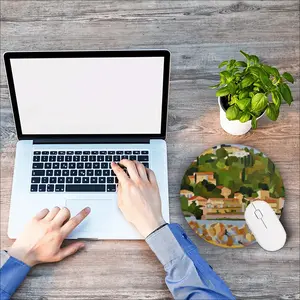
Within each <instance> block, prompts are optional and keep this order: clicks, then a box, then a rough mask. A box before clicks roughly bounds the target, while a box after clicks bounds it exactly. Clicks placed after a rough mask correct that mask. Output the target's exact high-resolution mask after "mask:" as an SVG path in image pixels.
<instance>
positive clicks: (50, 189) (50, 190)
mask: <svg viewBox="0 0 300 300" xmlns="http://www.w3.org/2000/svg"><path fill="white" fill-rule="evenodd" d="M47 192H54V184H47Z"/></svg>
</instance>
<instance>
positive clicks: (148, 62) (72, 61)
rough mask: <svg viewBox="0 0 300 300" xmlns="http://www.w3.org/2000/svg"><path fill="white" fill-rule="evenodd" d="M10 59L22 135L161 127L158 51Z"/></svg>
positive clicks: (161, 68)
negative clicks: (136, 54)
mask: <svg viewBox="0 0 300 300" xmlns="http://www.w3.org/2000/svg"><path fill="white" fill-rule="evenodd" d="M10 63H11V69H12V76H13V81H14V88H15V94H16V100H17V103H18V110H19V117H20V124H21V128H22V133H23V134H24V135H48V134H49V135H51V134H60V135H61V134H66V135H67V134H84V135H86V134H87V135H88V134H159V133H160V132H161V122H162V120H161V116H162V99H163V77H164V74H163V73H164V57H159V56H158V57H78V58H69V57H67V58H17V59H14V58H12V59H11V60H10Z"/></svg>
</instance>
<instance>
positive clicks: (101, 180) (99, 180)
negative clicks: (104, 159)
mask: <svg viewBox="0 0 300 300" xmlns="http://www.w3.org/2000/svg"><path fill="white" fill-rule="evenodd" d="M98 182H99V183H105V182H106V178H105V177H99V178H98Z"/></svg>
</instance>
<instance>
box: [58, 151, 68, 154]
mask: <svg viewBox="0 0 300 300" xmlns="http://www.w3.org/2000/svg"><path fill="white" fill-rule="evenodd" d="M58 154H59V155H65V154H66V151H58Z"/></svg>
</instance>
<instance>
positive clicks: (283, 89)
mask: <svg viewBox="0 0 300 300" xmlns="http://www.w3.org/2000/svg"><path fill="white" fill-rule="evenodd" d="M279 89H280V94H281V95H282V97H283V99H284V100H285V102H286V103H287V104H288V105H291V103H292V102H293V96H292V93H291V90H290V88H289V86H288V85H287V84H286V83H282V84H280V85H279Z"/></svg>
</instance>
